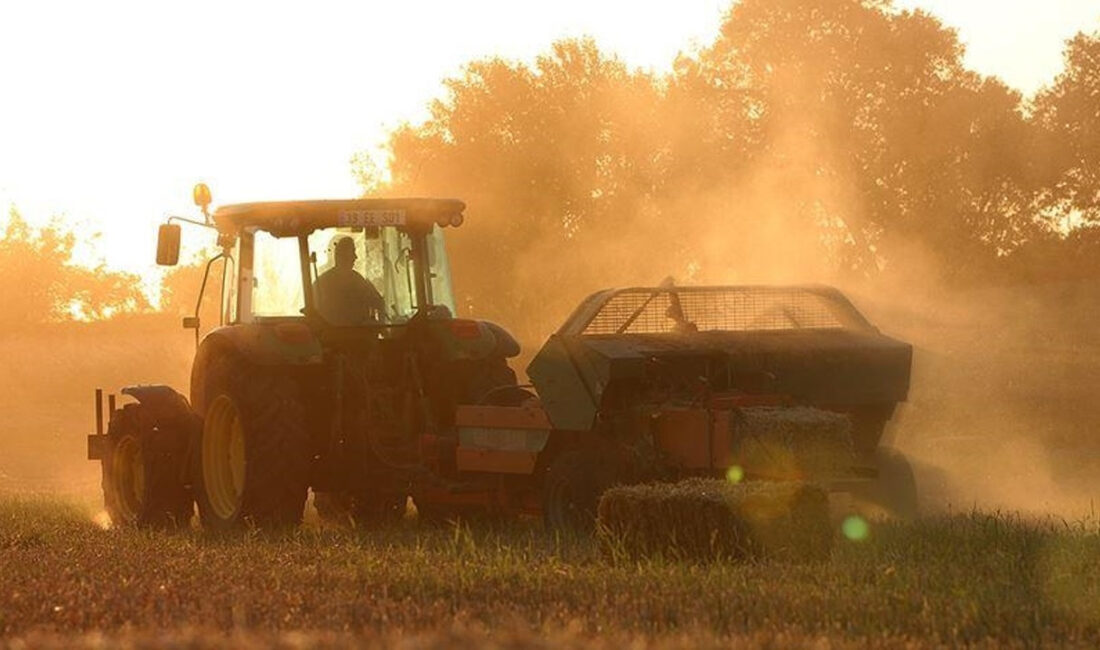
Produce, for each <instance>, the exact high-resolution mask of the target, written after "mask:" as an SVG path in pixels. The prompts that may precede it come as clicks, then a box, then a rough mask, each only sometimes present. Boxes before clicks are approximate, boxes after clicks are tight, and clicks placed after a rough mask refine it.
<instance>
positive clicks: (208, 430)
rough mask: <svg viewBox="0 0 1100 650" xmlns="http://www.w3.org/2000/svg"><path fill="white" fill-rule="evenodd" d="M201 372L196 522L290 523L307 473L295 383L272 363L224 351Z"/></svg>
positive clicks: (225, 525)
mask: <svg viewBox="0 0 1100 650" xmlns="http://www.w3.org/2000/svg"><path fill="white" fill-rule="evenodd" d="M208 372H209V374H208V375H207V391H206V395H208V396H209V401H208V403H207V405H206V416H205V417H204V418H203V426H202V432H201V433H200V434H199V439H198V442H197V444H196V445H195V450H196V453H195V454H194V460H195V467H194V468H193V473H194V483H195V486H196V492H197V495H196V497H197V498H196V500H197V501H198V504H199V516H200V518H201V520H202V523H203V525H204V526H206V527H209V528H212V529H214V530H229V529H233V528H238V527H241V526H244V525H253V526H258V527H261V528H278V527H285V526H295V525H297V524H298V523H299V522H301V520H302V511H303V509H304V508H305V500H306V491H307V485H308V480H309V462H310V454H309V438H308V435H307V432H306V429H305V422H304V411H303V408H302V405H301V402H300V400H299V398H298V388H297V385H296V384H295V383H294V382H293V381H292V380H291V378H290V377H288V376H287V375H286V373H285V371H283V370H282V369H280V368H273V367H262V366H256V365H253V364H250V363H248V362H246V361H244V360H242V359H240V358H239V357H237V356H235V355H225V356H223V357H221V358H220V359H218V360H217V361H215V362H214V363H213V364H211V366H210V368H209V370H208Z"/></svg>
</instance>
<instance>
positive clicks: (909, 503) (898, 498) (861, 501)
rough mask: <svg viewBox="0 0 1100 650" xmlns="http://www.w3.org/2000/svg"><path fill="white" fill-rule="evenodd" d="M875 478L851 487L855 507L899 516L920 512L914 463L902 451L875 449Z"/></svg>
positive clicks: (871, 513) (870, 512) (907, 518)
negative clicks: (855, 487) (876, 472)
mask: <svg viewBox="0 0 1100 650" xmlns="http://www.w3.org/2000/svg"><path fill="white" fill-rule="evenodd" d="M875 464H876V466H877V469H878V478H876V479H875V480H874V481H871V482H869V483H867V484H865V485H861V486H859V487H858V488H857V489H855V490H853V492H852V496H853V497H854V498H855V499H856V507H857V509H859V510H862V511H864V512H865V513H867V514H868V515H875V514H886V515H888V516H890V517H893V518H896V519H902V520H912V519H916V518H917V516H918V515H919V514H920V508H919V500H918V498H917V480H916V477H915V476H914V474H913V466H912V464H911V463H910V462H909V459H908V458H906V457H905V455H904V454H902V453H901V452H899V451H897V450H895V449H891V448H889V447H879V448H878V449H877V450H876V451H875Z"/></svg>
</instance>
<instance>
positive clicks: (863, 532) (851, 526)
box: [840, 515, 871, 542]
mask: <svg viewBox="0 0 1100 650" xmlns="http://www.w3.org/2000/svg"><path fill="white" fill-rule="evenodd" d="M840 532H842V533H844V536H845V537H846V538H848V539H850V540H851V541H853V542H862V541H863V540H865V539H867V538H868V537H869V536H870V535H871V527H870V526H869V525H868V524H867V520H866V519H864V518H863V517H860V516H859V515H851V516H849V517H846V518H845V519H844V523H842V524H841V525H840Z"/></svg>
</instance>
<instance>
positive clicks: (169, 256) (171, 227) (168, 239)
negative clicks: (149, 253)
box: [157, 223, 180, 266]
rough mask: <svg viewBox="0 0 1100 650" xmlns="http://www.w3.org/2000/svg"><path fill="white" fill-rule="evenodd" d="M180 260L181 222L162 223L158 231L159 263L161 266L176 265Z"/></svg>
mask: <svg viewBox="0 0 1100 650" xmlns="http://www.w3.org/2000/svg"><path fill="white" fill-rule="evenodd" d="M179 261H180V227H179V224H175V223H165V224H161V226H160V230H158V231H157V264H159V265H160V266H175V265H176V264H179Z"/></svg>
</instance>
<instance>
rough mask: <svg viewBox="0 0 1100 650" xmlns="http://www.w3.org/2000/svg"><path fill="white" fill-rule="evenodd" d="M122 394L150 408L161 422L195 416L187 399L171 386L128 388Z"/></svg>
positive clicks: (152, 385) (157, 385) (144, 385)
mask: <svg viewBox="0 0 1100 650" xmlns="http://www.w3.org/2000/svg"><path fill="white" fill-rule="evenodd" d="M121 392H122V394H123V395H129V396H130V397H133V398H134V399H136V400H137V401H138V402H139V403H140V404H141V405H142V406H144V407H146V408H148V409H149V410H150V411H151V412H152V414H153V416H154V417H155V418H156V419H157V421H159V422H168V421H175V420H182V419H184V418H189V417H191V415H192V414H193V411H192V410H191V405H190V404H189V403H188V402H187V398H186V397H184V396H183V394H182V393H180V392H179V391H177V390H176V389H174V388H172V387H171V386H165V385H163V384H143V385H137V386H126V387H125V388H123V389H122V391H121Z"/></svg>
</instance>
